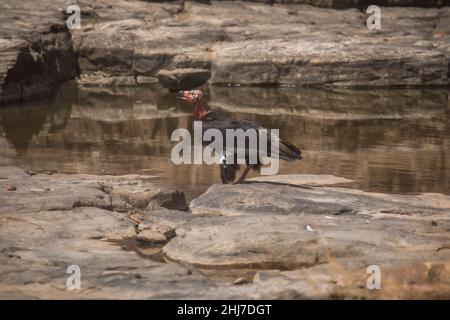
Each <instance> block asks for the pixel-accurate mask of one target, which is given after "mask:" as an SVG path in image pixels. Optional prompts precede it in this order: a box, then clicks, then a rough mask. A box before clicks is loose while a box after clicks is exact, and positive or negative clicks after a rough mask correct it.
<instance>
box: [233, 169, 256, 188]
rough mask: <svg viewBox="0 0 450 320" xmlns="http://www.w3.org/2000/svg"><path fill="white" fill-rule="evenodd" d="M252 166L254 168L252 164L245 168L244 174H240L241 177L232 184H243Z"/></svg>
mask: <svg viewBox="0 0 450 320" xmlns="http://www.w3.org/2000/svg"><path fill="white" fill-rule="evenodd" d="M254 166H255V165H254V164H248V165H247V167H246V168H245V170H244V172H243V173H242V175H241V176H240V177H239V179H237V180H236V181H235V182H233V184H238V183H242V182H244V181H245V177H246V176H247V174H248V172H249V171H250V169H251V168H253V167H254Z"/></svg>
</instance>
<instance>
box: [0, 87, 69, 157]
mask: <svg viewBox="0 0 450 320" xmlns="http://www.w3.org/2000/svg"><path fill="white" fill-rule="evenodd" d="M70 97H71V95H70V94H69V95H64V96H62V95H61V94H56V95H54V96H52V97H51V98H49V99H45V100H42V101H39V102H33V103H28V104H24V105H22V106H14V107H4V108H1V109H0V132H2V133H3V135H4V137H5V138H6V139H7V140H8V141H9V142H10V143H11V145H12V146H13V147H14V148H15V149H16V151H17V152H18V153H19V154H21V153H23V152H26V151H27V149H28V145H29V143H30V141H31V139H32V138H33V136H39V135H41V132H42V131H45V132H46V133H55V132H57V131H59V130H62V129H63V128H64V127H65V126H66V124H67V119H68V118H69V116H70V112H71V102H70ZM68 98H69V99H68Z"/></svg>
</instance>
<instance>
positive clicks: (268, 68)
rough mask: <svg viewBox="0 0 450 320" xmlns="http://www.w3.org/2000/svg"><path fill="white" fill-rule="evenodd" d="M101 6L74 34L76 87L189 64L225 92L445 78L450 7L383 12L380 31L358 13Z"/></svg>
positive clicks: (440, 81)
mask: <svg viewBox="0 0 450 320" xmlns="http://www.w3.org/2000/svg"><path fill="white" fill-rule="evenodd" d="M301 2H303V1H301ZM109 3H111V2H109ZM308 3H311V2H310V1H308ZM321 3H322V2H321ZM333 3H334V2H333ZM352 3H353V4H354V3H355V2H352ZM82 4H83V3H82ZM95 4H96V6H95V5H93V4H92V2H90V5H91V7H98V9H94V11H98V12H99V13H100V12H101V14H99V17H96V18H89V17H86V18H85V19H84V22H83V25H82V29H81V30H79V31H77V32H74V33H73V39H74V49H75V50H76V51H77V52H78V54H79V56H78V57H79V58H78V62H79V65H80V71H81V77H80V83H86V84H89V83H92V84H94V85H95V84H104V83H112V84H114V83H115V84H125V85H129V84H132V83H133V82H134V83H135V84H137V83H138V81H137V79H138V77H148V78H152V77H156V76H157V75H158V72H160V71H161V70H174V69H180V70H182V69H185V68H198V69H205V70H208V71H210V73H211V78H210V79H209V82H210V83H212V84H219V85H225V86H239V85H249V86H252V85H278V84H281V85H293V86H295V85H300V86H318V87H360V86H370V87H378V86H390V85H402V86H411V85H414V86H415V85H418V86H421V85H447V84H448V81H449V79H448V62H447V59H448V57H449V54H450V50H449V48H450V46H449V43H450V34H449V32H448V23H447V22H448V19H449V16H450V11H449V8H448V7H444V8H433V9H424V8H391V7H382V29H381V30H368V29H367V27H366V26H365V21H366V19H367V15H366V14H364V13H363V12H361V11H359V10H357V9H355V8H354V9H348V10H332V9H322V8H316V7H312V6H309V5H305V4H302V3H291V4H289V5H285V4H275V5H273V6H269V5H267V4H265V3H254V2H235V1H212V2H211V4H210V5H205V4H201V3H196V2H184V3H182V4H180V3H149V2H143V1H139V2H138V1H133V2H129V1H123V0H115V1H113V5H112V6H110V7H108V6H107V5H105V3H104V1H100V0H96V1H95ZM147 12H152V13H153V15H151V17H149V15H147V14H146V13H147ZM135 76H137V77H136V79H135ZM97 78H98V80H96V79H97ZM108 78H109V79H111V80H105V79H108ZM172 83H173V81H172Z"/></svg>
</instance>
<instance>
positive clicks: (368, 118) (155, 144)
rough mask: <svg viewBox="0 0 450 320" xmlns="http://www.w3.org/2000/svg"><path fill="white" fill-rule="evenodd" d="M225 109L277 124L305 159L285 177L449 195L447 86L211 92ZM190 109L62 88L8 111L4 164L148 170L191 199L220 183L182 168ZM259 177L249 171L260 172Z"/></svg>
mask: <svg viewBox="0 0 450 320" xmlns="http://www.w3.org/2000/svg"><path fill="white" fill-rule="evenodd" d="M207 95H208V103H209V105H210V107H211V108H214V109H216V110H218V111H219V112H221V113H222V114H224V115H227V116H230V117H235V118H247V119H252V120H256V121H258V122H260V123H262V124H263V125H265V126H267V127H270V128H279V129H280V134H281V137H282V138H284V139H286V140H288V141H290V142H292V143H294V144H296V145H298V146H300V147H301V148H302V150H303V156H304V160H302V161H297V162H295V163H285V162H282V163H281V167H280V173H282V174H284V173H308V174H334V175H337V176H341V177H346V178H349V179H352V180H354V181H355V184H356V186H357V187H359V188H362V189H364V190H367V191H379V192H390V193H417V192H440V193H445V194H450V161H449V159H448V157H449V155H450V106H449V100H448V91H447V90H445V89H422V90H412V89H408V90H407V89H401V90H400V89H398V90H381V89H379V90H333V91H331V90H318V89H299V88H242V87H241V88H216V87H213V88H210V89H209V90H208V92H207ZM191 113H192V108H191V107H190V106H189V105H187V104H184V103H183V102H181V101H178V100H176V99H175V97H174V95H173V94H171V93H168V92H166V91H165V90H163V89H162V88H160V87H158V86H155V87H147V88H138V89H99V88H95V89H94V88H85V89H77V88H76V86H74V85H73V84H67V85H64V86H62V87H61V88H60V90H59V91H58V93H57V94H55V96H53V97H51V98H49V99H45V100H40V101H38V102H33V103H27V104H25V105H22V106H17V105H16V106H4V107H0V165H17V166H20V167H23V168H28V169H31V170H35V171H49V170H52V171H53V170H54V171H59V172H69V173H71V172H81V173H97V174H98V173H104V172H105V171H106V172H109V173H116V174H125V173H144V174H149V175H153V176H155V179H156V180H158V181H163V182H167V183H171V184H175V185H177V186H179V187H180V188H181V189H182V190H183V191H185V192H187V194H188V196H190V197H192V196H194V195H196V194H198V193H200V192H202V191H204V190H205V189H206V188H207V187H208V186H210V185H211V184H213V183H218V182H219V181H220V179H219V171H218V168H217V166H208V165H180V166H177V165H174V164H173V163H172V162H171V160H170V152H171V148H172V147H173V145H174V144H175V142H171V141H170V135H171V133H172V131H173V130H175V129H177V128H188V129H190V128H191V127H192V121H193V117H192V116H191ZM255 174H256V173H251V175H255Z"/></svg>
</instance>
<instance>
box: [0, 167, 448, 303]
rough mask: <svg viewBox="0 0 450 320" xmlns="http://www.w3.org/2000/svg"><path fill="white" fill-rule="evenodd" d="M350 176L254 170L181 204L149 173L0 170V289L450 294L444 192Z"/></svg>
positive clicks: (121, 294) (124, 294) (30, 293)
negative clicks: (400, 188) (376, 187)
mask: <svg viewBox="0 0 450 320" xmlns="http://www.w3.org/2000/svg"><path fill="white" fill-rule="evenodd" d="M349 182H350V181H348V180H346V179H342V178H337V177H333V176H314V175H299V176H295V175H289V176H276V177H271V178H255V179H252V181H250V182H249V183H247V184H242V185H235V186H231V185H214V186H212V187H211V188H209V189H208V190H207V191H206V192H205V193H204V194H202V195H201V196H200V197H198V198H196V199H194V200H193V201H192V202H191V203H190V204H189V206H188V205H187V203H186V200H185V198H184V195H183V193H182V192H181V191H179V190H176V189H175V188H173V187H170V186H167V185H161V184H158V183H155V182H152V177H151V176H142V175H127V176H111V175H103V176H95V175H82V174H73V175H64V174H57V173H54V174H50V173H40V174H36V173H34V172H26V171H24V170H22V169H19V168H17V167H2V168H0V203H1V206H0V222H1V223H0V246H1V247H0V262H1V263H0V298H52V299H54V298H81V297H82V298H186V297H190V298H250V299H252V298H354V299H359V298H446V299H448V298H450V282H449V279H450V277H449V276H450V236H449V234H450V233H449V231H450V197H448V196H444V195H441V194H420V195H388V194H376V193H366V192H363V191H359V190H354V189H349V188H344V187H343V186H344V185H342V184H343V183H344V184H345V183H349ZM70 265H77V266H79V267H80V270H81V289H80V290H68V289H67V288H66V280H67V277H68V276H69V274H67V273H66V270H67V268H68V266H70ZM370 265H377V266H379V267H380V270H381V289H380V290H368V289H367V288H366V281H367V278H368V277H369V275H370V274H367V272H366V271H367V267H368V266H370Z"/></svg>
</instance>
